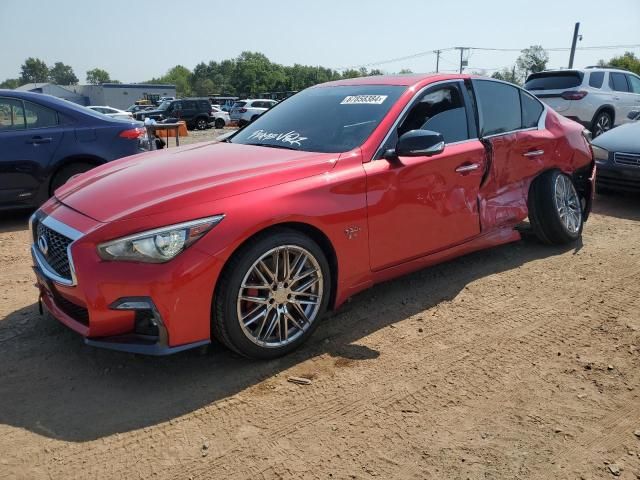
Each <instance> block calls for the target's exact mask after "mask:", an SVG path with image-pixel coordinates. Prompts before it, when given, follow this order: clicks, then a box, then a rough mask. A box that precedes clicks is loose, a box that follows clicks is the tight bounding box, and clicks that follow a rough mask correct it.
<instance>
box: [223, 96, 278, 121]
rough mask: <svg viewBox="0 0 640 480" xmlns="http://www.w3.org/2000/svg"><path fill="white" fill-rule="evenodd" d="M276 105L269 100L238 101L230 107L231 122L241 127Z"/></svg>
mask: <svg viewBox="0 0 640 480" xmlns="http://www.w3.org/2000/svg"><path fill="white" fill-rule="evenodd" d="M276 103H278V102H276V101H275V100H269V99H256V100H254V99H248V100H238V101H237V102H236V103H234V104H233V107H231V112H230V117H231V121H232V122H238V125H239V126H241V127H242V126H244V125H246V124H247V123H250V122H253V121H254V120H255V119H256V118H258V117H259V116H260V115H262V114H263V113H264V112H266V111H267V110H269V109H270V108H271V107H273V106H274V105H275V104H276Z"/></svg>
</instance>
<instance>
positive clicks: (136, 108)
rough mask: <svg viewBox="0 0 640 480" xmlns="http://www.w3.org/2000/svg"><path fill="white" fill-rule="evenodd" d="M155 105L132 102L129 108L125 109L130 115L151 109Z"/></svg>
mask: <svg viewBox="0 0 640 480" xmlns="http://www.w3.org/2000/svg"><path fill="white" fill-rule="evenodd" d="M155 108H156V107H155V106H153V105H137V104H133V105H131V106H130V107H129V108H127V109H126V110H125V111H127V112H129V113H131V114H132V115H133V114H134V113H136V112H142V111H145V110H153V109H155Z"/></svg>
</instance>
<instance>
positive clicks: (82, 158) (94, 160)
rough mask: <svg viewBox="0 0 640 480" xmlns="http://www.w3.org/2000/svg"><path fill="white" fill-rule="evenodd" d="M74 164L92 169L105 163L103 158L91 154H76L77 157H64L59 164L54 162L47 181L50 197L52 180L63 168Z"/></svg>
mask: <svg viewBox="0 0 640 480" xmlns="http://www.w3.org/2000/svg"><path fill="white" fill-rule="evenodd" d="M74 163H89V164H91V165H93V166H94V167H97V166H99V165H103V164H105V163H107V161H106V160H105V159H104V158H100V157H98V156H96V155H91V154H78V155H69V156H68V157H64V158H63V159H62V160H60V161H59V162H56V164H55V165H54V166H53V168H52V169H51V171H50V173H49V178H48V180H47V191H48V192H50V195H52V194H53V192H51V187H52V184H53V179H54V178H55V177H56V175H57V174H58V173H59V172H60V171H61V170H62V169H63V168H65V167H67V166H69V165H72V164H74Z"/></svg>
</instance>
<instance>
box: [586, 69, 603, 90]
mask: <svg viewBox="0 0 640 480" xmlns="http://www.w3.org/2000/svg"><path fill="white" fill-rule="evenodd" d="M603 82H604V72H591V73H590V74H589V86H590V87H593V88H602V83H603Z"/></svg>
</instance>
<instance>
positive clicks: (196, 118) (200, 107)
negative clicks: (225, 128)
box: [134, 98, 213, 130]
mask: <svg viewBox="0 0 640 480" xmlns="http://www.w3.org/2000/svg"><path fill="white" fill-rule="evenodd" d="M134 117H135V119H136V120H140V121H142V120H144V119H145V118H151V119H153V120H156V121H162V120H167V119H169V118H173V119H176V120H177V121H179V120H183V121H184V122H185V123H186V124H187V128H189V129H195V128H197V129H198V130H204V129H206V128H207V127H208V126H209V124H210V123H211V122H212V121H213V119H212V118H211V103H209V99H206V98H181V99H179V100H165V101H164V102H162V103H161V104H160V105H159V106H158V108H156V109H153V110H144V111H140V112H136V113H134Z"/></svg>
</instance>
